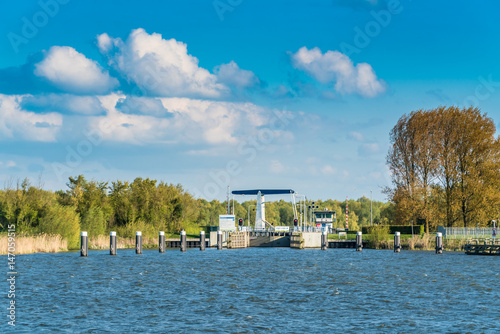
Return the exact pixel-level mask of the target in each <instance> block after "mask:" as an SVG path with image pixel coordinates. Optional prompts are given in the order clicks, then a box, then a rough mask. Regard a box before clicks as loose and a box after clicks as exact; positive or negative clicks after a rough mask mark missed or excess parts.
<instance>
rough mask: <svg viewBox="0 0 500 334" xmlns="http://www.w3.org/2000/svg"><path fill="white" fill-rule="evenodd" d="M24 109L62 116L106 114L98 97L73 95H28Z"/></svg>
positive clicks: (23, 101)
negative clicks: (52, 112)
mask: <svg viewBox="0 0 500 334" xmlns="http://www.w3.org/2000/svg"><path fill="white" fill-rule="evenodd" d="M21 106H22V108H23V109H26V110H29V111H34V112H46V111H47V110H50V111H56V112H59V113H62V114H81V115H98V114H102V113H104V112H105V110H104V108H103V107H102V105H101V102H100V101H99V99H98V98H97V97H96V96H80V95H72V94H41V95H27V96H25V97H24V98H23V99H22V102H21Z"/></svg>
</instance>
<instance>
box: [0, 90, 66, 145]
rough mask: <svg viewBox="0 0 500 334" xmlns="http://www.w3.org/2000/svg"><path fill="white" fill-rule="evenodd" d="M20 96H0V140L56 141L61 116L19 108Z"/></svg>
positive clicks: (60, 124)
mask: <svg viewBox="0 0 500 334" xmlns="http://www.w3.org/2000/svg"><path fill="white" fill-rule="evenodd" d="M22 99H23V97H22V96H15V95H2V94H0V115H1V117H0V140H1V139H9V140H28V141H40V142H53V141H56V135H57V134H58V132H59V130H60V127H61V126H62V121H63V119H62V116H61V115H60V114H57V113H47V114H36V113H34V112H28V111H26V110H23V109H22V108H21V107H20V102H21V101H22Z"/></svg>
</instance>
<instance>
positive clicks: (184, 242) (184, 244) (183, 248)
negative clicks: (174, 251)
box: [181, 230, 187, 252]
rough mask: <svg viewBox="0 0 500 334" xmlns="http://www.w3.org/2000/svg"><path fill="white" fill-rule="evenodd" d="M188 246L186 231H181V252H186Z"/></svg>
mask: <svg viewBox="0 0 500 334" xmlns="http://www.w3.org/2000/svg"><path fill="white" fill-rule="evenodd" d="M186 248H187V240H186V231H184V230H182V231H181V252H185V251H186Z"/></svg>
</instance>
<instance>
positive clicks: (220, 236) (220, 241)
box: [217, 231, 222, 250]
mask: <svg viewBox="0 0 500 334" xmlns="http://www.w3.org/2000/svg"><path fill="white" fill-rule="evenodd" d="M217 249H218V250H222V231H217Z"/></svg>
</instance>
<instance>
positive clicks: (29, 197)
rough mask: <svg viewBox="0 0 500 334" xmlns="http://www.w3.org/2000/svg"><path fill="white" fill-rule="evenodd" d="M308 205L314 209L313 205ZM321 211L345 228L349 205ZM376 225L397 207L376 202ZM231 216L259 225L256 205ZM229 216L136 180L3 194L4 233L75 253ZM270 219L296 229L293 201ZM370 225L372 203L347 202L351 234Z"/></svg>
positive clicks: (19, 187)
mask: <svg viewBox="0 0 500 334" xmlns="http://www.w3.org/2000/svg"><path fill="white" fill-rule="evenodd" d="M309 204H310V203H309ZM315 204H316V205H318V206H319V207H320V209H324V208H328V209H329V210H333V211H336V217H337V222H336V227H343V226H344V223H345V204H346V202H345V201H343V202H341V201H337V200H331V199H329V200H325V201H322V200H316V201H315ZM372 204H373V222H374V223H386V224H388V223H393V218H394V205H393V204H391V203H383V202H379V201H373V203H372ZM229 206H230V211H231V213H233V212H234V214H235V216H236V218H237V219H238V218H242V219H243V220H244V224H245V225H248V220H249V219H250V225H253V223H254V221H255V206H256V200H255V199H251V200H246V201H242V202H239V201H234V202H233V201H232V200H230V203H229ZM226 212H227V202H226V201H224V202H220V201H218V200H212V201H207V200H205V199H196V198H194V197H193V196H192V195H191V194H190V193H189V192H187V191H185V190H184V189H183V188H182V186H181V185H173V184H168V183H165V182H158V181H157V180H152V179H149V178H146V179H143V178H136V179H135V180H134V181H133V182H128V181H119V180H117V181H112V182H103V181H96V180H87V179H86V178H85V177H84V176H83V175H79V176H76V177H70V178H69V180H68V183H67V189H65V190H59V191H55V192H53V191H49V190H44V189H43V187H42V186H40V185H33V184H31V183H30V181H29V180H28V179H25V180H23V181H20V182H18V183H17V184H16V185H12V184H11V185H7V186H6V187H5V188H4V189H3V190H0V229H1V230H3V231H5V230H6V229H7V226H8V225H12V224H15V225H16V231H17V232H18V233H27V234H36V233H41V232H44V233H51V234H61V235H62V236H63V238H65V239H66V240H67V241H68V245H69V247H71V248H78V245H79V234H80V231H87V232H88V233H89V236H90V237H92V236H97V235H103V234H107V233H109V231H111V230H116V231H119V235H121V236H124V237H133V236H134V235H135V231H142V232H143V235H145V236H149V237H156V236H157V234H158V231H165V232H167V233H178V232H180V230H182V229H184V230H186V231H187V232H188V234H197V233H198V232H199V231H200V230H201V229H204V228H206V227H208V226H217V225H218V222H219V214H225V213H226ZM266 219H267V220H268V221H269V222H272V223H273V224H274V225H285V226H292V225H293V219H294V216H293V209H292V205H291V203H290V202H289V201H285V200H283V199H281V200H279V201H274V202H271V201H268V202H266ZM369 224H370V200H369V199H368V198H366V197H361V198H359V199H358V200H349V228H350V229H351V230H356V229H359V228H360V226H363V225H369Z"/></svg>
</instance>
